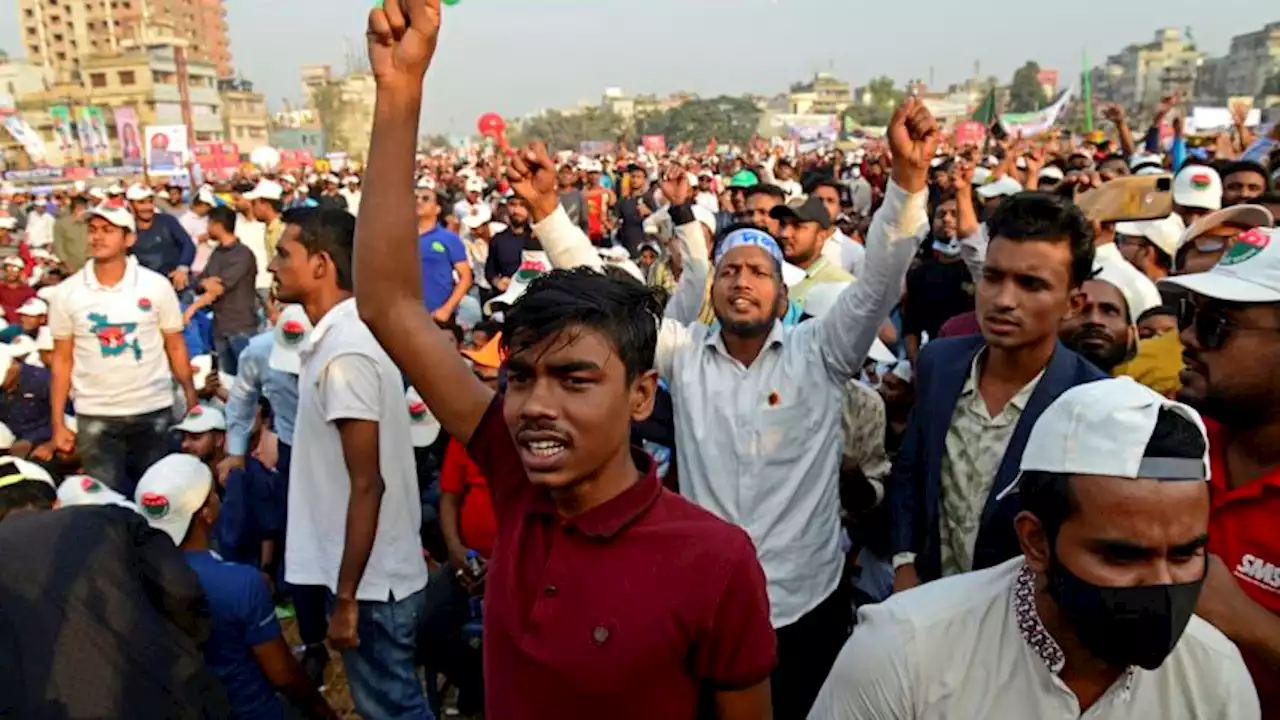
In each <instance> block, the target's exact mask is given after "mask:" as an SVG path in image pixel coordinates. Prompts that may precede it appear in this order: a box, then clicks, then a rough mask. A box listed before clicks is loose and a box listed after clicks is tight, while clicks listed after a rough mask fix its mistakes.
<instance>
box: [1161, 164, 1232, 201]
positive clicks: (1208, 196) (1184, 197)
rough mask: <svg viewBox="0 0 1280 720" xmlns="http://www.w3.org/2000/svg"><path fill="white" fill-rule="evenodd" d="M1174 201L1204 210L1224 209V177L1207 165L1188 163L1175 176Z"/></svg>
mask: <svg viewBox="0 0 1280 720" xmlns="http://www.w3.org/2000/svg"><path fill="white" fill-rule="evenodd" d="M1173 202H1174V203H1175V204H1177V205H1181V206H1182V207H1189V208H1200V209H1202V210H1221V209H1222V178H1221V177H1220V176H1219V175H1218V171H1217V170H1214V169H1213V168H1211V167H1208V166H1206V165H1188V166H1187V167H1184V168H1182V170H1180V171H1179V172H1178V174H1177V175H1176V176H1174V178H1173Z"/></svg>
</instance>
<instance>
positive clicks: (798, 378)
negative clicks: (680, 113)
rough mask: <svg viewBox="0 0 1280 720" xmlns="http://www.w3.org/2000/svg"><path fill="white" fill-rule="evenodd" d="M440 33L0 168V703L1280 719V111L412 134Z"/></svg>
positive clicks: (149, 711)
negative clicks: (177, 143)
mask: <svg viewBox="0 0 1280 720" xmlns="http://www.w3.org/2000/svg"><path fill="white" fill-rule="evenodd" d="M439 30H440V3H439V2H438V0H421V1H417V2H398V3H386V4H385V7H379V8H376V9H374V10H373V11H371V14H370V20H369V31H368V34H369V56H370V61H371V64H372V68H373V72H374V75H375V78H376V81H377V88H378V95H377V104H376V110H375V115H374V122H373V130H372V137H371V145H370V150H369V157H368V159H367V165H365V166H364V167H363V168H360V167H351V168H348V169H344V170H343V171H342V172H341V173H340V174H323V175H322V174H312V173H305V172H304V173H296V174H291V173H289V172H285V171H282V170H279V169H275V168H262V169H261V172H260V173H259V174H257V175H255V176H253V177H237V178H235V179H233V180H230V181H224V182H215V183H211V184H208V185H200V186H196V187H192V188H185V189H184V188H182V187H179V186H176V185H169V184H167V183H165V182H163V181H162V182H160V183H158V184H151V183H148V182H147V181H146V179H145V178H144V179H139V180H138V181H137V182H131V183H124V184H121V185H113V186H111V187H106V188H97V187H88V186H85V185H81V184H76V185H72V186H68V187H59V188H54V189H53V190H52V191H51V192H48V193H47V194H46V193H43V192H42V193H41V194H34V193H27V192H24V191H23V190H21V189H18V188H12V187H4V188H2V189H0V195H2V197H0V210H3V212H4V214H3V215H0V253H7V254H6V256H5V259H4V260H3V269H4V276H3V280H2V281H0V310H2V311H3V313H4V327H3V328H0V364H4V366H5V368H6V370H5V372H4V379H3V395H2V396H0V423H3V425H0V446H3V448H4V452H5V453H6V454H5V456H3V457H0V717H23V718H72V717H77V718H80V717H129V718H186V717H192V718H195V717H219V718H221V717H239V718H284V717H320V718H333V717H338V713H337V711H336V710H335V707H334V706H333V704H332V703H331V700H332V697H327V696H326V694H325V692H324V691H325V684H326V681H327V678H332V677H333V674H334V670H335V665H336V664H337V663H339V662H340V664H341V668H342V670H343V671H344V672H345V677H346V679H347V684H348V686H349V689H350V699H351V702H352V704H353V705H354V707H355V710H356V711H357V712H358V713H359V714H360V715H361V716H362V717H365V718H431V717H435V716H437V715H441V714H444V713H445V712H446V708H447V710H448V712H457V713H461V714H463V715H466V716H474V717H479V716H484V717H489V718H499V719H502V720H506V719H508V718H591V719H593V720H594V719H597V718H602V717H612V718H619V719H621V718H653V717H663V718H703V717H718V718H724V719H726V720H745V719H748V718H750V719H753V720H754V719H763V718H779V719H782V720H790V719H792V718H806V717H808V718H815V719H817V720H828V719H845V718H849V719H853V718H857V719H868V720H871V719H874V720H881V719H884V718H921V719H924V718H942V717H960V718H986V717H1057V716H1063V717H1095V718H1104V717H1124V718H1133V717H1142V718H1147V717H1152V718H1154V717H1160V718H1188V719H1191V718H1224V719H1230V720H1236V719H1243V720H1248V719H1249V718H1261V717H1280V541H1278V540H1277V536H1276V534H1275V533H1274V532H1273V531H1272V530H1271V528H1270V525H1269V523H1270V520H1271V517H1272V516H1273V515H1274V514H1275V512H1276V510H1277V509H1278V508H1280V506H1277V505H1276V503H1277V502H1278V500H1277V498H1278V497H1280V495H1277V493H1276V492H1275V490H1276V488H1277V487H1280V410H1278V409H1280V382H1278V381H1277V380H1276V376H1275V373H1274V372H1273V371H1272V367H1273V364H1272V363H1271V360H1273V359H1280V230H1277V229H1275V227H1274V226H1275V218H1276V217H1277V214H1278V213H1280V194H1277V185H1280V152H1277V151H1275V150H1273V148H1274V147H1275V146H1276V145H1277V144H1280V142H1278V141H1280V133H1277V132H1276V131H1274V130H1272V131H1269V132H1271V133H1272V135H1271V137H1267V136H1266V135H1265V133H1264V132H1261V131H1258V132H1255V131H1254V130H1251V129H1250V128H1248V127H1246V126H1245V123H1244V122H1243V119H1242V120H1241V121H1240V122H1239V124H1238V127H1237V128H1236V130H1235V131H1234V132H1233V133H1232V134H1231V135H1230V136H1227V137H1224V138H1222V139H1221V140H1220V141H1219V142H1218V143H1216V144H1215V145H1213V146H1210V147H1205V146H1204V145H1203V144H1198V145H1199V147H1196V148H1190V147H1189V143H1188V139H1187V138H1185V137H1184V136H1183V134H1182V130H1181V128H1182V123H1181V120H1180V113H1181V112H1182V108H1181V106H1180V103H1179V102H1178V99H1177V98H1174V97H1170V98H1167V99H1166V100H1165V102H1164V103H1163V104H1162V105H1161V107H1160V109H1159V112H1158V113H1157V117H1156V118H1155V120H1154V122H1153V123H1152V126H1151V129H1150V130H1149V131H1148V132H1147V133H1146V134H1145V136H1139V135H1138V132H1137V131H1139V130H1140V128H1131V127H1130V126H1129V121H1128V118H1127V116H1126V114H1125V112H1124V110H1123V109H1121V108H1119V107H1116V106H1109V107H1107V108H1106V110H1105V114H1106V117H1107V118H1108V120H1109V123H1110V127H1109V128H1108V130H1107V131H1106V132H1102V133H1097V134H1093V135H1086V136H1080V135H1074V134H1072V133H1069V132H1064V133H1056V132H1055V133H1054V134H1051V135H1046V136H1044V137H1037V138H1022V137H1008V138H1004V139H992V140H990V141H988V142H987V143H986V144H985V145H984V146H983V147H981V148H980V147H974V146H961V145H957V144H955V143H954V142H953V141H952V139H951V138H949V137H948V135H947V133H946V132H945V130H944V128H941V127H940V126H939V124H938V123H937V121H936V120H935V119H934V118H933V116H932V115H931V114H930V113H929V111H928V110H927V109H926V108H925V106H924V104H923V103H921V102H919V101H918V100H916V99H915V98H908V99H907V100H906V101H905V102H904V103H903V104H902V105H901V107H899V108H897V110H896V112H895V114H894V116H893V119H892V120H891V122H890V123H889V126H888V128H887V131H886V134H885V136H884V138H882V139H879V140H867V141H865V142H862V143H861V144H859V145H858V147H857V148H856V149H849V150H845V151H837V150H834V149H829V150H819V151H814V152H805V153H798V152H795V151H794V149H793V148H790V147H787V146H778V145H776V144H775V145H770V144H769V143H768V142H766V141H764V140H761V139H759V138H754V139H753V140H752V141H751V142H749V143H746V144H745V145H743V146H741V147H729V148H721V149H720V150H719V152H714V153H713V152H695V151H692V150H691V149H690V148H689V147H688V146H687V145H682V146H679V147H677V148H675V149H673V150H672V151H670V152H664V153H652V152H646V151H644V150H643V149H641V150H638V151H636V152H631V151H630V150H627V149H620V150H618V151H617V152H611V153H607V154H603V155H586V154H580V153H575V152H572V151H554V150H549V149H548V148H546V147H544V146H543V145H541V144H540V143H536V142H535V143H533V144H531V145H528V146H525V147H521V148H511V147H508V146H507V144H506V142H505V140H503V139H499V141H498V142H497V144H496V146H494V147H489V148H469V149H467V150H453V151H432V152H427V153H417V152H415V146H416V144H417V137H418V123H419V110H420V107H421V105H422V100H423V93H424V89H423V88H424V83H423V80H424V77H425V76H426V73H427V70H428V67H429V66H430V64H431V61H432V57H433V55H434V52H435V47H436V40H437V37H438V33H439ZM427 87H428V89H429V87H430V83H429V81H428V83H427ZM1164 120H1171V121H1172V125H1173V127H1174V128H1175V133H1174V137H1173V138H1172V141H1171V142H1170V141H1167V140H1166V141H1162V140H1161V133H1160V131H1159V127H1160V124H1161V122H1162V121H1164ZM1144 176H1152V181H1151V182H1150V183H1149V184H1146V185H1142V186H1141V187H1142V188H1143V189H1142V192H1143V193H1145V194H1144V195H1143V200H1142V202H1141V203H1127V204H1126V203H1117V202H1111V201H1109V200H1107V198H1112V199H1114V197H1116V196H1117V194H1120V193H1126V192H1130V191H1131V189H1132V188H1134V187H1137V183H1136V182H1135V180H1138V179H1140V178H1142V177H1144ZM1138 182H1142V181H1141V180H1138ZM1162 203H1163V204H1164V205H1166V206H1167V207H1168V209H1167V210H1161V211H1160V212H1156V213H1153V212H1150V211H1149V210H1148V209H1149V207H1151V206H1155V207H1161V204H1162ZM1117 206H1120V207H1122V210H1124V208H1127V210H1124V212H1127V213H1128V215H1127V216H1125V217H1122V218H1117V217H1114V216H1113V215H1112V214H1108V213H1114V208H1115V207H1117ZM1135 206H1141V209H1140V210H1138V211H1137V212H1135V211H1134V209H1133V208H1134V207H1135ZM1144 210H1147V211H1146V212H1145V214H1143V211H1144ZM1161 214H1164V216H1163V217H1162V216H1160V215H1161ZM1153 215H1154V216H1153ZM282 617H283V618H288V617H292V618H293V623H294V624H296V628H297V635H298V637H299V638H300V640H301V643H300V645H291V643H290V642H288V641H286V640H285V632H284V630H283V629H282V623H281V621H280V619H279V618H282ZM287 624H288V622H286V625H287Z"/></svg>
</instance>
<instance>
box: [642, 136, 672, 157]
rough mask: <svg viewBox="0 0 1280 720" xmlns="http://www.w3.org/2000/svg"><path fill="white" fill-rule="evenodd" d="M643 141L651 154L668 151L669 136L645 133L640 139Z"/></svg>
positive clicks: (646, 150)
mask: <svg viewBox="0 0 1280 720" xmlns="http://www.w3.org/2000/svg"><path fill="white" fill-rule="evenodd" d="M640 142H641V143H643V147H644V150H645V152H647V153H649V154H651V155H661V154H663V153H665V152H666V151H667V137H666V136H665V135H645V136H644V137H643V138H641V139H640Z"/></svg>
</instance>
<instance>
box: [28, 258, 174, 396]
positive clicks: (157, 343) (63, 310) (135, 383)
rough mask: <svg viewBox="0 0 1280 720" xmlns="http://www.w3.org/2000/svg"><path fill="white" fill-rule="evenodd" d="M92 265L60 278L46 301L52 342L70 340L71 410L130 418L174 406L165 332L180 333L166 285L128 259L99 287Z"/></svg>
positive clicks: (90, 262) (160, 276) (171, 287)
mask: <svg viewBox="0 0 1280 720" xmlns="http://www.w3.org/2000/svg"><path fill="white" fill-rule="evenodd" d="M93 267H94V261H93V260H90V261H89V262H87V263H85V266H84V268H82V269H81V270H80V272H78V273H76V274H75V275H72V276H71V277H69V278H67V279H66V280H64V281H62V283H61V284H60V285H58V287H57V288H56V289H55V290H54V292H53V294H52V295H51V296H50V298H49V329H50V331H51V332H52V333H53V337H54V339H57V340H66V339H71V340H72V341H73V344H74V348H75V354H74V361H73V362H74V364H73V366H72V370H71V387H72V389H73V391H74V397H75V405H76V413H77V414H80V415H97V416H105V417H130V416H133V415H142V414H144V413H150V412H155V411H157V410H164V409H165V408H168V407H171V406H172V405H173V393H172V379H173V374H172V372H171V370H170V367H169V358H168V356H167V355H166V354H165V350H164V335H165V333H180V332H182V328H183V321H182V310H181V308H180V307H179V306H178V296H177V294H176V293H174V291H173V286H172V285H170V284H169V280H168V279H167V278H165V277H164V276H163V275H161V274H160V273H157V272H153V271H151V270H148V269H146V268H144V267H142V266H140V265H139V264H138V261H137V260H136V259H135V258H132V257H130V258H129V259H128V266H127V268H126V269H125V273H124V277H123V278H122V279H121V280H120V282H118V283H116V284H115V285H114V286H112V287H105V286H103V285H102V284H101V283H99V282H98V278H97V276H96V275H94V272H93Z"/></svg>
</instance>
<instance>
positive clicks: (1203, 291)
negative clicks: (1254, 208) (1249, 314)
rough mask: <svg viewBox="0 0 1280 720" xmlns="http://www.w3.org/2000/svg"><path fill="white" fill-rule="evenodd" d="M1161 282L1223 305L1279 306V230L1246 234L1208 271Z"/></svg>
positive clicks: (1240, 235) (1258, 230)
mask: <svg viewBox="0 0 1280 720" xmlns="http://www.w3.org/2000/svg"><path fill="white" fill-rule="evenodd" d="M1240 207H1246V206H1240ZM1164 282H1166V283H1169V284H1170V285H1175V286H1177V287H1182V288H1186V289H1187V290H1190V291H1191V292H1193V293H1197V294H1199V295H1204V296H1205V297H1210V298H1213V299H1215V300H1222V301H1225V302H1266V303H1270V302H1280V230H1277V229H1275V228H1270V227H1267V228H1263V227H1255V228H1253V229H1251V230H1246V231H1244V232H1242V233H1240V234H1239V235H1237V236H1236V239H1235V242H1234V243H1232V244H1231V248H1230V249H1229V250H1227V252H1226V253H1225V254H1224V255H1223V256H1222V259H1221V260H1219V261H1218V264H1217V265H1214V266H1213V267H1212V268H1211V269H1209V270H1207V271H1205V272H1201V273H1192V274H1190V275H1173V276H1170V277H1168V278H1165V280H1164Z"/></svg>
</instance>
